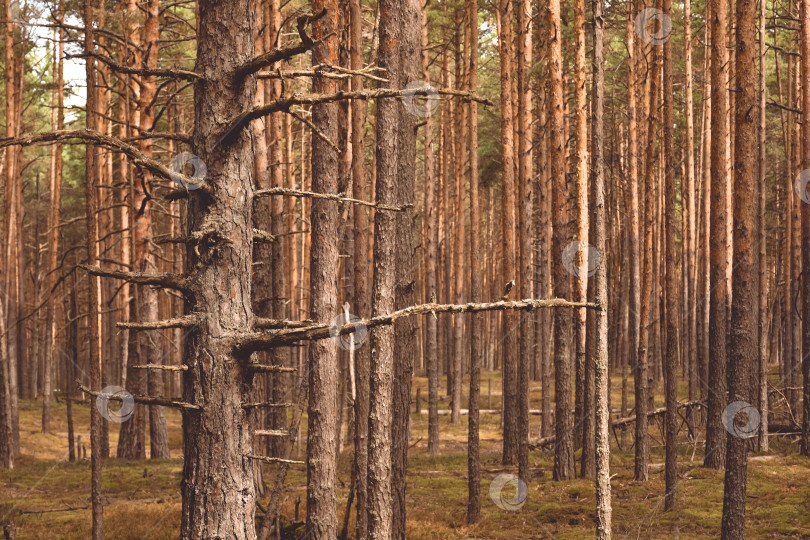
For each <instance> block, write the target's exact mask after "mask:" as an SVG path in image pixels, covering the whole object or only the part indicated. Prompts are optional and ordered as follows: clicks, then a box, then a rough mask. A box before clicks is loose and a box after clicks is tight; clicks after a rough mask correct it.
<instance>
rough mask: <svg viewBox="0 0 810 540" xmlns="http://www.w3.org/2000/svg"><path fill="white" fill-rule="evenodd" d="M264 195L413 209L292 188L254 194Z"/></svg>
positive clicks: (401, 210)
mask: <svg viewBox="0 0 810 540" xmlns="http://www.w3.org/2000/svg"><path fill="white" fill-rule="evenodd" d="M264 195H289V196H291V197H310V198H312V199H327V200H330V201H338V202H342V203H351V204H360V205H362V206H369V207H371V208H376V209H377V210H390V211H391V212H404V211H405V210H407V209H408V208H412V207H413V205H412V204H406V205H403V206H389V205H387V204H377V203H373V202H369V201H361V200H359V199H352V198H351V197H345V196H344V195H343V194H340V193H337V194H333V193H315V192H314V191H301V190H300V189H290V188H267V189H258V190H256V191H254V192H253V196H254V197H262V196H264Z"/></svg>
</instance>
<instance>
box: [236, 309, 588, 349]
mask: <svg viewBox="0 0 810 540" xmlns="http://www.w3.org/2000/svg"><path fill="white" fill-rule="evenodd" d="M543 308H570V309H575V308H588V309H596V310H599V309H602V308H601V306H599V305H598V304H592V303H588V302H570V301H568V300H563V299H561V298H551V299H548V300H534V299H526V300H511V301H505V300H501V301H498V302H485V303H481V304H474V303H469V304H435V303H430V304H422V305H418V306H411V307H407V308H405V309H401V310H399V311H395V312H394V313H391V314H390V315H380V316H378V317H374V318H372V319H366V320H362V321H356V322H352V323H347V324H344V325H343V326H340V327H334V326H329V325H328V324H315V325H312V326H309V327H307V328H290V329H281V330H274V331H269V332H267V333H253V334H247V335H245V336H244V337H242V338H240V339H241V340H242V341H240V342H239V343H238V344H237V345H236V348H237V350H238V351H239V352H241V353H251V352H256V351H260V350H264V349H270V348H273V347H281V346H285V345H291V344H293V343H295V342H297V341H312V340H317V339H327V338H330V337H337V336H339V335H341V336H342V335H345V334H351V333H354V332H356V331H357V329H358V328H374V327H375V326H387V325H391V324H394V321H396V320H397V319H400V318H402V317H411V316H414V315H424V314H428V313H432V314H436V313H479V312H482V311H506V310H512V309H517V310H533V309H543Z"/></svg>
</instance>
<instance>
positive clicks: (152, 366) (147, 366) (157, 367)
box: [129, 364, 188, 371]
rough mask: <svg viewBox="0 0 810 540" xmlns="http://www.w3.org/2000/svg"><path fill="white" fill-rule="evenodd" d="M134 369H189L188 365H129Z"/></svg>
mask: <svg viewBox="0 0 810 540" xmlns="http://www.w3.org/2000/svg"><path fill="white" fill-rule="evenodd" d="M129 367H131V368H132V369H160V370H163V371H188V366H185V365H180V366H166V365H160V364H141V365H137V366H129Z"/></svg>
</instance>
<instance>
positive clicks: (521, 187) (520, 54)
mask: <svg viewBox="0 0 810 540" xmlns="http://www.w3.org/2000/svg"><path fill="white" fill-rule="evenodd" d="M583 1H584V0H583ZM517 11H518V14H517V15H518V16H517V19H518V22H517V25H518V32H517V54H516V56H517V60H518V62H517V64H518V65H517V75H518V76H517V83H518V84H517V86H518V96H517V97H518V116H517V121H518V126H517V127H518V147H517V148H518V160H517V161H518V195H519V200H518V211H519V214H520V218H519V221H520V229H519V230H520V234H519V244H520V246H519V255H520V259H519V262H520V269H519V273H520V297H521V298H533V297H534V294H533V287H532V274H533V272H532V245H531V225H532V177H533V176H534V170H533V162H532V144H533V140H532V139H533V137H532V127H531V126H532V94H531V85H530V82H531V66H532V22H531V21H532V5H531V1H530V0H521V1H520V2H518V4H517ZM473 272H474V273H475V269H474V270H473ZM533 315H534V314H533V313H531V312H528V311H527V312H521V313H519V314H518V318H519V320H520V361H519V365H520V373H519V376H518V400H519V401H518V437H519V438H518V444H519V450H518V475H519V476H520V478H521V479H522V480H523V481H524V482H527V483H528V481H529V381H530V378H531V363H532V360H533V359H534V337H535V336H534V318H533Z"/></svg>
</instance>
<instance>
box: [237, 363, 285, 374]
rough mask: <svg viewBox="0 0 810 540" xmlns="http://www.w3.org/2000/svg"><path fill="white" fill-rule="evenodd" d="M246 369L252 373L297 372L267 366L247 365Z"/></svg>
mask: <svg viewBox="0 0 810 540" xmlns="http://www.w3.org/2000/svg"><path fill="white" fill-rule="evenodd" d="M247 367H248V369H250V370H252V371H258V372H260V373H292V372H294V371H297V370H296V369H295V368H293V367H286V366H269V365H267V364H247Z"/></svg>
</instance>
